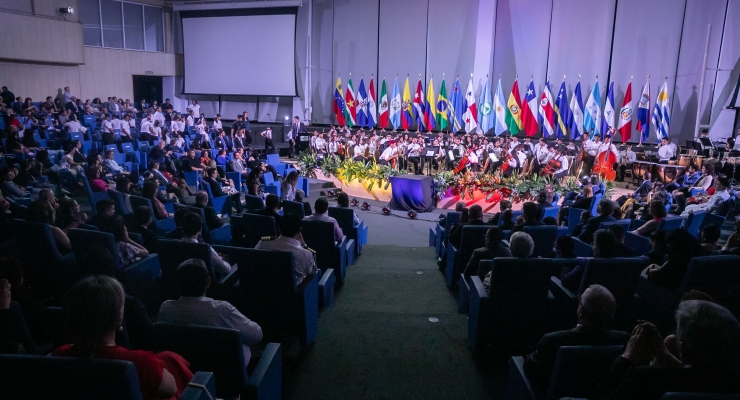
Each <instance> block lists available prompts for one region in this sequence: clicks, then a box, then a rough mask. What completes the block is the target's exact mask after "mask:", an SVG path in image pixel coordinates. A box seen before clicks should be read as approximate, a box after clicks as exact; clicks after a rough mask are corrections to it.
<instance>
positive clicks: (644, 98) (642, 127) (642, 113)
mask: <svg viewBox="0 0 740 400" xmlns="http://www.w3.org/2000/svg"><path fill="white" fill-rule="evenodd" d="M649 115H650V81H647V82H645V87H643V88H642V95H641V96H640V102H639V103H637V128H636V129H637V130H638V131H641V132H642V135H641V136H640V143H642V142H644V141H646V140H647V138H648V136H650V123H649V122H648V116H649Z"/></svg>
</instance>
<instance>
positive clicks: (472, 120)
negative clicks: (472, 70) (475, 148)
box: [462, 74, 478, 133]
mask: <svg viewBox="0 0 740 400" xmlns="http://www.w3.org/2000/svg"><path fill="white" fill-rule="evenodd" d="M471 75H472V74H471ZM465 102H466V103H467V107H466V108H465V112H464V113H463V116H462V119H463V121H464V122H465V132H467V133H470V132H472V131H473V130H474V129H475V128H476V127H477V126H478V107H477V106H476V105H475V92H474V91H473V77H472V76H471V77H470V81H469V82H468V90H466V91H465Z"/></svg>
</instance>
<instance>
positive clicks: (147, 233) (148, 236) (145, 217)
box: [130, 206, 159, 254]
mask: <svg viewBox="0 0 740 400" xmlns="http://www.w3.org/2000/svg"><path fill="white" fill-rule="evenodd" d="M151 223H152V210H150V209H149V207H147V206H141V207H137V208H136V210H134V223H133V224H132V226H131V229H130V231H131V232H133V233H138V234H139V235H141V237H142V238H143V239H144V243H143V245H144V247H145V248H146V250H147V251H148V252H149V254H152V253H156V252H157V240H159V237H158V236H157V231H156V230H154V229H150V228H149V226H150V225H151Z"/></svg>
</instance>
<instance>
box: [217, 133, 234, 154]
mask: <svg viewBox="0 0 740 400" xmlns="http://www.w3.org/2000/svg"><path fill="white" fill-rule="evenodd" d="M215 142H216V143H215V145H216V148H218V149H224V150H226V151H228V150H230V149H231V140H229V138H228V137H227V136H226V132H224V131H223V130H220V131H219V132H218V138H217V139H216V140H215Z"/></svg>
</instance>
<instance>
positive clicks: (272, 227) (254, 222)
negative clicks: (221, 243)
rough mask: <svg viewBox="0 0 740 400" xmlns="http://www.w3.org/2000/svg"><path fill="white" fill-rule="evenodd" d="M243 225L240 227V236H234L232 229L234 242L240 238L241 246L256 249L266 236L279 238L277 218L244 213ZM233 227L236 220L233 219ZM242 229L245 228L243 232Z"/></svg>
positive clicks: (238, 230)
mask: <svg viewBox="0 0 740 400" xmlns="http://www.w3.org/2000/svg"><path fill="white" fill-rule="evenodd" d="M241 222H242V224H241V225H239V226H238V228H239V229H237V232H236V233H237V234H239V235H240V236H233V235H234V229H232V231H231V232H232V236H231V237H232V240H236V238H237V237H238V238H240V240H239V246H240V247H248V248H250V249H251V248H254V246H256V245H257V243H259V241H260V239H262V238H263V237H265V236H277V229H276V224H275V218H274V217H269V216H266V215H257V214H249V213H244V214H242V216H241ZM231 223H232V226H233V224H234V219H233V218H232V222H231ZM241 228H244V230H243V231H242V230H241Z"/></svg>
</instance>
